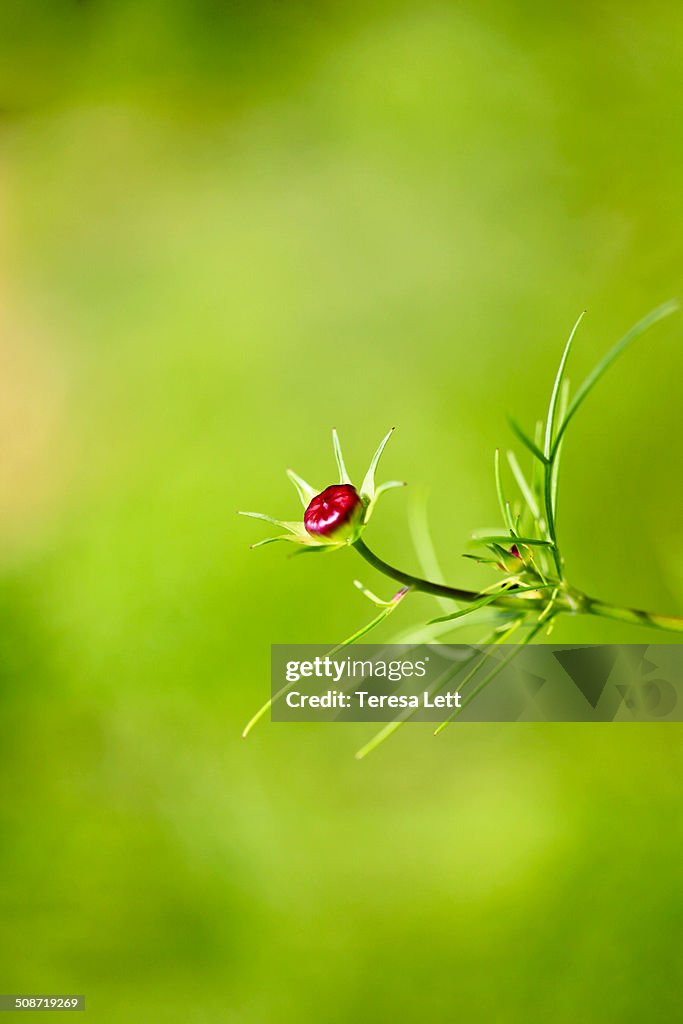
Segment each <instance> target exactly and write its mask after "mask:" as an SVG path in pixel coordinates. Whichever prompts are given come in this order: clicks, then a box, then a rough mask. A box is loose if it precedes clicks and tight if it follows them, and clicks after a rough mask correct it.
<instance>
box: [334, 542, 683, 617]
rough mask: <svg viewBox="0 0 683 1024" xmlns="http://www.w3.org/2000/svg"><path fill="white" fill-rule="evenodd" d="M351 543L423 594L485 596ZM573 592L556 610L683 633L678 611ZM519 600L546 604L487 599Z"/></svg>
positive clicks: (531, 605) (501, 603)
mask: <svg viewBox="0 0 683 1024" xmlns="http://www.w3.org/2000/svg"><path fill="white" fill-rule="evenodd" d="M352 547H354V548H355V549H356V551H357V552H358V554H359V555H360V556H361V558H364V559H365V561H366V562H368V563H369V564H370V565H371V566H372V567H373V569H377V570H378V571H379V572H381V573H382V574H383V575H384V576H388V577H389V578H390V579H392V580H396V581H397V582H398V583H402V584H403V585H404V586H406V587H412V589H413V590H419V591H421V592H422V593H423V594H434V595H435V596H436V597H446V598H449V599H450V600H452V601H464V602H465V603H471V602H473V601H480V600H481V598H482V597H483V596H485V595H484V594H481V593H477V592H476V591H474V590H461V589H460V588H459V587H450V586H448V584H446V583H433V582H432V581H431V580H424V579H422V578H421V577H420V576H413V575H412V573H409V572H403V570H402V569H397V568H395V566H393V565H389V563H388V562H385V561H384V560H383V559H382V558H380V557H379V555H376V554H375V553H374V551H371V550H370V548H369V547H368V546H367V544H366V543H365V542H364V541H363V540H361V539H360V538H359V539H358V540H357V541H355V542H354V543H353V545H352ZM573 593H574V596H575V598H577V601H576V603H575V604H574V603H573V604H572V605H571V606H568V605H564V606H558V607H557V611H558V612H560V611H574V612H583V613H584V614H587V615H599V616H601V617H602V618H604V619H616V620H617V621H618V622H628V623H631V624H632V625H639V626H651V627H652V628H654V629H662V630H666V631H668V632H673V633H683V617H681V616H680V615H660V614H658V613H657V612H646V611H642V610H641V609H639V608H621V607H619V606H618V605H614V604H607V603H606V602H605V601H597V600H595V598H592V597H588V596H586V595H584V594H579V593H578V592H577V591H573ZM522 601H524V604H525V605H526V607H527V608H528V609H529V610H531V609H539V610H542V609H543V608H544V607H545V605H544V604H543V601H542V600H539V601H536V600H535V599H534V598H522V597H521V595H520V597H514V596H513V594H505V595H503V594H501V595H500V597H496V598H495V599H494V600H492V601H491V602H490V603H491V604H492V605H496V606H498V607H499V608H517V609H519V608H520V605H521V602H522ZM522 607H523V606H522Z"/></svg>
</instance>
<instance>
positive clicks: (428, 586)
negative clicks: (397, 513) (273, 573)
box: [352, 538, 542, 609]
mask: <svg viewBox="0 0 683 1024" xmlns="http://www.w3.org/2000/svg"><path fill="white" fill-rule="evenodd" d="M352 547H354V548H355V549H356V551H357V552H358V554H359V555H360V556H361V557H362V558H364V559H365V561H366V562H369V563H370V565H371V566H372V567H373V568H374V569H377V570H378V571H379V572H381V573H383V574H384V575H385V576H389V578H390V579H392V580H397V581H398V582H399V583H403V584H404V585H405V586H407V587H412V589H413V590H420V591H422V593H424V594H434V595H435V596H436V597H446V598H450V599H451V600H453V601H465V602H472V601H480V600H481V598H482V597H484V596H486V595H484V594H480V593H477V591H475V590H461V589H460V588H459V587H449V586H448V585H447V584H446V583H432V581H431V580H423V579H422V578H421V577H420V576H413V575H412V574H411V573H409V572H403V570H402V569H396V568H395V567H394V566H393V565H389V563H388V562H385V561H384V560H383V559H381V558H380V557H379V556H378V555H376V554H375V553H374V551H371V550H370V548H369V547H368V546H367V544H366V543H365V542H364V541H363V540H361V539H360V538H359V539H358V540H356V541H354V543H353V545H352ZM513 594H514V592H512V593H509V594H505V595H504V594H501V595H500V597H496V598H495V599H494V600H492V601H491V602H490V603H491V604H493V605H498V606H499V607H501V608H513V607H515V608H519V606H520V601H521V600H523V599H522V598H521V597H514V596H513ZM525 605H526V607H528V608H529V609H532V608H536V607H537V606H538V607H541V606H542V604H541V602H537V601H535V600H534V599H533V598H526V599H525Z"/></svg>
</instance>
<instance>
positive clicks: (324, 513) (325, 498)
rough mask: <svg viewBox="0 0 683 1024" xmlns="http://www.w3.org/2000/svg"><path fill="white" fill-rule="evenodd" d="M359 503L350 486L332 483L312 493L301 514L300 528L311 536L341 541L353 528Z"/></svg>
mask: <svg viewBox="0 0 683 1024" xmlns="http://www.w3.org/2000/svg"><path fill="white" fill-rule="evenodd" d="M362 511H363V503H362V501H361V500H360V497H359V496H358V492H357V491H356V488H355V487H353V486H352V485H351V484H332V486H331V487H326V488H325V490H324V491H322V492H321V493H320V494H316V496H315V498H313V499H312V500H311V502H310V504H309V506H308V508H307V509H306V511H305V512H304V526H305V527H306V530H307V532H308V533H310V534H311V536H312V537H329V538H330V539H334V540H345V539H346V538H347V537H350V536H351V534H352V533H353V531H354V529H355V528H356V524H357V523H358V521H359V519H360V517H361V514H362Z"/></svg>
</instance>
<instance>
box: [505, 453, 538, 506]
mask: <svg viewBox="0 0 683 1024" xmlns="http://www.w3.org/2000/svg"><path fill="white" fill-rule="evenodd" d="M507 455H508V463H509V465H510V469H511V470H512V474H513V476H514V478H515V480H516V481H517V486H518V487H519V489H520V491H521V493H522V496H523V498H524V500H525V501H526V503H527V505H528V506H529V511H530V512H531V515H532V516H533V517H534V519H535V520H538V519H540V518H541V513H540V512H539V510H538V504H537V503H536V499H535V497H534V494H533V491H532V490H531V487H530V486H529V484H528V483H527V479H526V477H525V476H524V473H523V472H522V469H521V466H520V465H519V462H518V461H517V456H516V455H515V453H514V452H513V451H509V452H508V453H507Z"/></svg>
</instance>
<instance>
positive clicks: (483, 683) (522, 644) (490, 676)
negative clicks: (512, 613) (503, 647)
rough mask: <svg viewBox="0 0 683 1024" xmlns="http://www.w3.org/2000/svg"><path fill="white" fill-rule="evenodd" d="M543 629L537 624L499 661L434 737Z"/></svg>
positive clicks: (437, 729)
mask: <svg viewBox="0 0 683 1024" xmlns="http://www.w3.org/2000/svg"><path fill="white" fill-rule="evenodd" d="M522 621H523V620H522V619H519V620H518V621H517V623H516V625H515V626H513V627H512V628H511V629H510V630H509V631H508V633H507V634H506V635H505V637H504V639H502V640H499V641H496V643H497V644H499V643H505V641H506V640H507V639H508V637H509V636H511V635H512V633H513V632H514V630H515V629H516V628H517V626H520V625H521V624H522ZM542 629H543V623H542V622H537V623H535V624H534V626H533V628H532V629H531V630H530V632H529V633H528V634H527V635H526V636H525V637H524V639H523V640H520V642H519V643H518V644H515V646H514V647H513V648H512V650H511V651H510V653H509V654H507V655H506V656H505V657H504V658H502V659H501V660H500V661H499V662H498V663H497V665H496V666H495V668H493V669H491V671H490V672H489V673H488V675H486V676H484V678H483V679H482V681H481V682H480V683H479V685H478V686H476V687H475V688H474V690H472V692H471V693H470V694H468V696H467V697H466V699H465V700H464V701H462V703H461V705H460V707H459V708H456V709H455V711H453V712H452V714H450V715H449V716H448V718H446V719H445V720H444V721H443V722H441V724H440V725H439V726H438V728H436V729H435V730H434V735H435V736H438V734H439V733H440V732H442V731H443V730H444V729H445V728H446V726H447V725H449V723H450V722H452V721H453V719H454V718H457V716H458V715H459V714H460V713H461V712H462V711H464V709H465V708H466V707H467V705H468V704H471V703H472V701H473V700H474V699H475V698H476V697H478V696H479V694H480V693H481V691H482V690H483V689H484V688H485V687H486V686H488V684H489V683H490V682H491V681H492V680H493V679H495V677H496V676H497V675H498V674H499V673H500V672H501V671H502V670H503V669H504V668H505V666H506V665H509V664H510V662H511V661H512V659H513V658H516V657H517V655H518V654H519V653H520V651H521V649H522V648H523V647H526V645H527V644H528V643H530V642H531V640H533V638H534V637H535V636H536V635H537V633H540V631H541V630H542ZM487 653H488V652H487ZM483 660H484V659H482V662H483ZM481 664H482V663H481V662H480V664H479V665H477V666H476V667H475V669H474V670H473V672H471V673H470V675H469V677H468V678H467V679H464V680H463V681H462V683H461V684H460V688H461V689H463V688H464V687H465V685H466V684H467V683H468V682H469V681H470V679H471V678H472V677H473V676H474V675H476V673H477V672H478V671H479V668H480V667H481Z"/></svg>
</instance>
